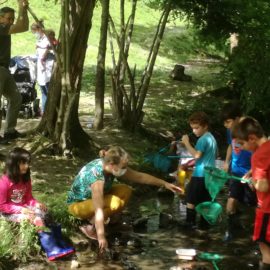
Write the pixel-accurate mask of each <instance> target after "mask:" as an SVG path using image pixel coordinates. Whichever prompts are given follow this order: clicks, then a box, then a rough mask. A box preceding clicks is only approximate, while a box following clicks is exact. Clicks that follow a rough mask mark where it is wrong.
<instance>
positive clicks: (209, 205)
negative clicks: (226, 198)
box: [195, 202, 222, 225]
mask: <svg viewBox="0 0 270 270" xmlns="http://www.w3.org/2000/svg"><path fill="white" fill-rule="evenodd" d="M195 210H196V211H197V213H199V214H200V215H202V216H203V217H204V219H205V220H206V221H207V222H208V223H209V224H211V225H214V224H215V223H216V222H217V221H218V219H219V217H220V215H221V213H222V206H221V205H220V204H219V203H217V202H202V203H200V204H198V205H197V206H196V208H195Z"/></svg>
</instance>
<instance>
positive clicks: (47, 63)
mask: <svg viewBox="0 0 270 270" xmlns="http://www.w3.org/2000/svg"><path fill="white" fill-rule="evenodd" d="M31 31H32V33H33V34H34V35H35V36H36V39H37V42H36V56H37V83H38V85H39V87H40V90H41V113H42V115H43V113H44V110H45V105H46V101H47V96H48V90H49V83H50V80H51V76H52V69H53V64H54V60H55V56H54V54H53V50H52V49H53V47H52V46H53V45H52V44H51V42H50V40H49V39H48V37H47V36H46V34H45V30H44V27H43V24H42V22H40V23H33V24H32V26H31Z"/></svg>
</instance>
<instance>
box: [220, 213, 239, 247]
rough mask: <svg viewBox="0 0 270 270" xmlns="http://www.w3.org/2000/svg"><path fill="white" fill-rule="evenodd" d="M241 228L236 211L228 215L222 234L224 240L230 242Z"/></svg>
mask: <svg viewBox="0 0 270 270" xmlns="http://www.w3.org/2000/svg"><path fill="white" fill-rule="evenodd" d="M241 229H243V226H242V225H241V223H240V219H239V215H238V214H237V213H235V214H230V215H228V227H227V231H226V232H225V235H224V241H225V242H230V241H231V240H232V239H233V238H235V236H236V234H237V231H239V230H241Z"/></svg>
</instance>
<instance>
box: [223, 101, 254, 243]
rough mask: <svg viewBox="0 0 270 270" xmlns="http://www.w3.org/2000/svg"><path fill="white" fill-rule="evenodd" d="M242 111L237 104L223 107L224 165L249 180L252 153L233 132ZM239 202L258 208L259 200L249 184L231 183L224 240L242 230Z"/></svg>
mask: <svg viewBox="0 0 270 270" xmlns="http://www.w3.org/2000/svg"><path fill="white" fill-rule="evenodd" d="M241 116H242V111H241V108H240V104H238V103H236V102H232V103H228V104H226V105H225V106H224V107H223V110H222V120H223V124H224V126H225V128H227V141H228V148H227V153H226V159H225V163H224V170H225V171H230V173H231V174H233V175H235V176H238V177H243V178H248V177H249V176H250V168H251V164H250V162H251V152H250V151H246V150H243V149H241V147H240V145H239V144H238V143H237V142H236V140H235V139H234V138H232V134H231V130H232V127H233V125H235V124H236V123H237V122H238V121H239V119H240V117H241ZM239 202H245V203H247V204H248V205H251V206H256V204H257V199H256V193H255V191H254V190H251V188H250V187H249V185H248V184H244V183H241V182H238V181H235V180H230V182H229V198H228V201H227V205H226V212H227V215H228V227H227V231H226V233H225V237H224V240H225V241H230V240H231V239H232V238H233V235H235V231H236V230H237V229H240V228H241V225H240V221H239V215H238V214H237V206H238V203H239Z"/></svg>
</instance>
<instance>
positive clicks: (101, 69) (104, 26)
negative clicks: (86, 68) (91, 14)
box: [94, 0, 110, 129]
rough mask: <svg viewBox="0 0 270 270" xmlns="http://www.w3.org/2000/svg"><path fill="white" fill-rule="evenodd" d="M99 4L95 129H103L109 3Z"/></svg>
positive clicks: (106, 1) (104, 0)
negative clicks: (100, 6) (99, 24)
mask: <svg viewBox="0 0 270 270" xmlns="http://www.w3.org/2000/svg"><path fill="white" fill-rule="evenodd" d="M101 4H102V15H101V26H100V39H99V48H98V59H97V72H96V91H95V121H94V128H95V129H102V128H103V116H104V92H105V58H106V44H107V31H108V21H109V8H110V1H109V0H102V1H101Z"/></svg>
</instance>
